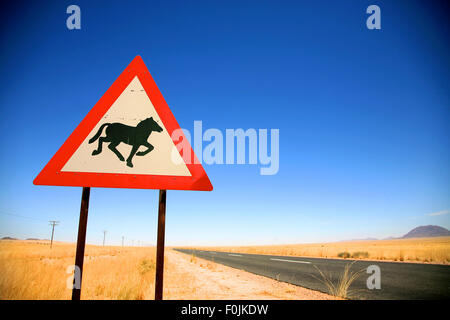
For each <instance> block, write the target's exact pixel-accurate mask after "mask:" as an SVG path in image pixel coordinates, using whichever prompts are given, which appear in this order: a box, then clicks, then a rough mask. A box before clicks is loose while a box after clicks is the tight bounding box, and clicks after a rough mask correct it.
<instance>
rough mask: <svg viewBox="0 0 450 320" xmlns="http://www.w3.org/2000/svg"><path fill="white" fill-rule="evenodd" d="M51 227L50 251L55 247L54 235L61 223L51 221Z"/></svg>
mask: <svg viewBox="0 0 450 320" xmlns="http://www.w3.org/2000/svg"><path fill="white" fill-rule="evenodd" d="M49 222H50V225H51V226H52V240H50V249H51V248H52V247H53V235H54V234H55V226H57V225H58V224H59V221H55V220H50V221H49Z"/></svg>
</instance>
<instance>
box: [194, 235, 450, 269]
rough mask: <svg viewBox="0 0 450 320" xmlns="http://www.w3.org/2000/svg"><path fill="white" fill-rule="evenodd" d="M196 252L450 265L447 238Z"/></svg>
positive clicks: (449, 244)
mask: <svg viewBox="0 0 450 320" xmlns="http://www.w3.org/2000/svg"><path fill="white" fill-rule="evenodd" d="M196 249H203V250H216V251H225V252H236V253H255V254H271V255H282V256H303V257H319V258H354V259H370V260H387V261H405V262H421V263H437V264H449V263H450V237H436V238H417V239H394V240H373V241H372V240H371V241H349V242H331V243H313V244H291V245H273V246H245V247H242V246H239V247H196Z"/></svg>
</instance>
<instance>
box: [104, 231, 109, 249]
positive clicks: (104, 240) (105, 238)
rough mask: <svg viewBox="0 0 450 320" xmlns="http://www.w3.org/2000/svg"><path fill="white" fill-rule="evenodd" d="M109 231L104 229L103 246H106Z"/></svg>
mask: <svg viewBox="0 0 450 320" xmlns="http://www.w3.org/2000/svg"><path fill="white" fill-rule="evenodd" d="M107 232H108V231H106V230H103V246H105V239H106V233H107Z"/></svg>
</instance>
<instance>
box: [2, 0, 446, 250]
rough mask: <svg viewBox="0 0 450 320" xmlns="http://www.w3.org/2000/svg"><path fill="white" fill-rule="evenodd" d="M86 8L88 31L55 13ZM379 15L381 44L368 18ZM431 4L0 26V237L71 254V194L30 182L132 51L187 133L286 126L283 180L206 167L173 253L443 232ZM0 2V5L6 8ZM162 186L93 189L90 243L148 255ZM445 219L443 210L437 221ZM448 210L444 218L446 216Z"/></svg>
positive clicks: (31, 15)
mask: <svg viewBox="0 0 450 320" xmlns="http://www.w3.org/2000/svg"><path fill="white" fill-rule="evenodd" d="M70 4H77V5H79V6H80V8H81V30H74V31H69V30H68V29H67V28H66V18H67V17H68V15H67V14H66V8H67V6H69V5H70ZM371 4H377V5H378V6H379V7H380V8H381V21H382V22H381V23H382V29H381V30H368V29H367V28H366V19H367V17H368V15H367V14H366V13H365V11H366V8H367V7H368V6H369V5H371ZM433 4H434V7H432V6H430V4H429V3H428V2H427V1H189V2H188V1H126V2H125V1H109V2H105V1H76V2H72V1H70V2H68V1H54V2H48V3H47V4H45V3H44V2H42V1H30V2H28V1H27V2H23V3H22V4H15V5H14V6H12V7H3V8H2V10H1V14H2V17H1V19H0V20H1V21H0V26H1V28H0V41H1V47H2V50H1V51H0V68H1V70H2V75H3V76H2V77H1V78H0V107H1V111H2V117H1V118H0V135H1V137H2V138H1V140H0V141H1V145H2V148H1V157H0V176H1V177H2V179H1V180H0V190H1V191H0V236H15V237H20V238H26V237H37V238H49V237H50V226H48V222H47V221H48V220H59V221H61V224H60V225H59V226H58V227H57V228H56V239H57V240H63V241H75V240H76V232H77V225H78V217H79V207H80V198H81V188H72V187H44V186H34V185H33V184H32V181H33V179H34V178H35V177H36V175H37V174H38V173H39V171H40V170H41V169H42V168H43V167H44V165H45V164H46V163H47V161H48V160H49V159H50V158H51V157H52V156H53V154H54V153H55V152H56V151H57V150H58V148H59V147H60V146H61V145H62V144H63V142H64V141H65V139H66V138H67V137H68V136H69V135H70V133H71V132H72V131H73V130H74V129H75V127H76V126H77V125H78V124H79V123H80V122H81V120H82V119H83V118H84V116H85V115H86V114H87V113H88V112H89V110H90V109H91V108H92V107H93V106H94V104H95V103H96V102H97V101H98V99H99V98H100V97H101V96H102V95H103V93H104V92H105V91H106V90H107V89H108V88H109V86H110V85H111V84H112V83H113V82H114V80H115V79H116V78H117V77H118V76H119V75H120V73H121V72H122V71H123V69H124V68H125V67H126V66H127V65H128V63H129V62H130V61H131V60H132V59H133V58H134V57H135V56H136V55H141V56H142V58H143V59H144V61H145V63H146V64H147V67H148V68H149V70H150V72H151V73H152V75H153V77H154V79H155V81H156V83H157V84H158V86H159V88H160V90H161V91H162V93H163V95H164V97H165V99H166V101H167V102H168V104H169V106H170V107H171V109H172V112H173V113H174V115H175V117H176V118H177V120H178V122H179V123H180V124H181V126H182V127H184V128H186V129H189V130H191V131H193V122H194V121H195V120H202V121H203V127H204V129H207V128H218V129H220V130H223V132H224V131H225V129H227V128H244V129H248V128H255V129H260V128H261V129H264V128H266V129H271V128H275V129H279V130H280V170H279V172H278V174H276V175H273V176H261V175H259V167H258V166H255V165H205V170H206V171H207V173H208V175H209V177H210V179H211V181H212V183H213V185H214V191H213V192H192V191H168V195H167V225H166V243H167V244H168V245H215V244H220V245H225V244H232V245H234V244H266V243H267V244H270V243H293V242H318V241H336V240H342V239H353V238H365V237H379V238H382V237H387V236H399V235H402V234H404V233H406V232H407V231H409V230H410V229H412V228H413V227H416V226H419V225H425V224H434V225H441V226H444V227H446V228H450V214H449V210H450V197H449V195H450V170H449V169H450V168H449V163H450V150H449V134H450V121H449V119H450V117H449V116H450V109H449V106H450V104H449V102H450V96H449V92H450V90H449V89H450V88H449V72H450V59H449V42H448V30H449V26H448V22H447V12H448V10H447V9H448V8H445V7H444V5H439V3H438V2H433ZM3 6H4V4H3ZM157 199H158V191H156V190H127V189H99V188H94V189H92V190H91V205H90V210H89V223H88V231H87V240H88V242H89V243H97V244H99V243H101V241H102V237H103V233H102V230H108V235H107V243H110V244H120V242H121V237H122V236H124V237H125V239H126V241H128V243H130V241H131V240H135V243H137V241H138V240H140V241H142V242H145V243H155V241H156V221H157ZM437 212H439V213H440V214H435V215H430V214H433V213H437ZM446 212H447V213H446Z"/></svg>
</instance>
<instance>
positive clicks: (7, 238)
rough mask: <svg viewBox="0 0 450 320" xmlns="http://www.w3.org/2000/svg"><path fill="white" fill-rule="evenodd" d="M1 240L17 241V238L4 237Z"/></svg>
mask: <svg viewBox="0 0 450 320" xmlns="http://www.w3.org/2000/svg"><path fill="white" fill-rule="evenodd" d="M1 240H17V239H16V238H11V237H3V238H2V239H1Z"/></svg>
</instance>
